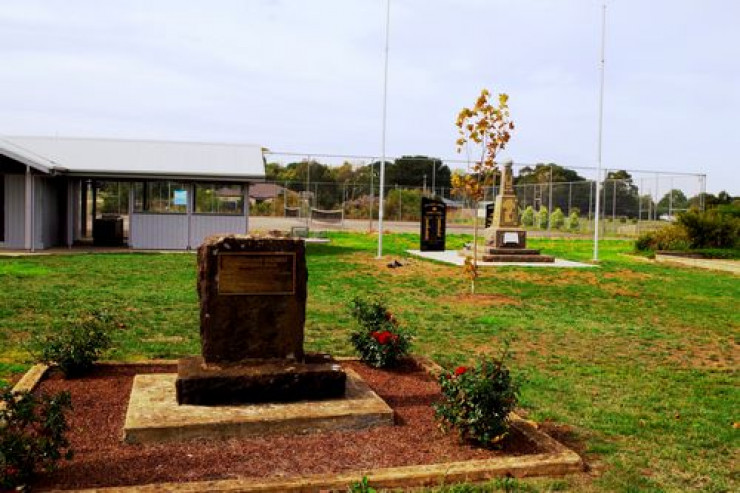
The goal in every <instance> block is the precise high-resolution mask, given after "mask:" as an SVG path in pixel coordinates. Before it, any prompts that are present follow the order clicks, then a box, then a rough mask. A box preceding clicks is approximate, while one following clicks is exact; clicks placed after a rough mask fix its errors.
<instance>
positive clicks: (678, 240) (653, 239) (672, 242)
mask: <svg viewBox="0 0 740 493" xmlns="http://www.w3.org/2000/svg"><path fill="white" fill-rule="evenodd" d="M689 246H690V241H689V236H688V234H687V233H686V230H685V229H684V228H682V227H681V226H679V225H677V224H671V225H668V226H663V227H662V228H660V229H656V230H655V231H649V232H647V233H643V234H641V235H640V236H639V237H638V238H637V241H636V242H635V248H636V249H637V250H638V251H641V252H645V251H650V250H652V251H656V250H686V249H688V248H689Z"/></svg>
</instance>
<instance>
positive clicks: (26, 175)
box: [0, 137, 265, 250]
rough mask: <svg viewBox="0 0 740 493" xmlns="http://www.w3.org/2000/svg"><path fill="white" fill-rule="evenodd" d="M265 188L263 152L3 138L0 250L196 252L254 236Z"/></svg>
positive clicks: (237, 147)
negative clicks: (256, 203)
mask: <svg viewBox="0 0 740 493" xmlns="http://www.w3.org/2000/svg"><path fill="white" fill-rule="evenodd" d="M264 178H265V168H264V158H263V155H262V147H260V146H253V145H231V144H210V143H192V142H161V141H145V140H111V139H85V138H50V137H7V138H0V248H11V249H26V250H34V249H44V248H50V247H54V246H72V245H74V244H79V243H83V244H84V243H93V244H100V245H127V246H129V247H131V248H137V249H189V248H195V247H197V246H198V245H199V244H200V243H201V242H202V240H203V238H205V237H206V236H208V235H211V234H217V233H244V232H246V231H247V227H248V221H249V204H250V200H249V199H248V197H249V196H250V195H249V193H250V192H249V190H250V185H252V184H255V183H258V182H261V181H264ZM252 186H253V185H252Z"/></svg>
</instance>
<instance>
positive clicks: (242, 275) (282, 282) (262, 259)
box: [218, 252, 296, 295]
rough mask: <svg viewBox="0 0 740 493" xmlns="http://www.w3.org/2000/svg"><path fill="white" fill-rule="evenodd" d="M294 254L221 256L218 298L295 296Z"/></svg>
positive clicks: (237, 254) (268, 253)
mask: <svg viewBox="0 0 740 493" xmlns="http://www.w3.org/2000/svg"><path fill="white" fill-rule="evenodd" d="M295 262H296V259H295V253H292V252H259V253H257V252H243V253H241V252H240V253H220V254H219V255H218V294H229V295H255V294H257V295H259V294H273V295H274V294H281V295H292V294H295Z"/></svg>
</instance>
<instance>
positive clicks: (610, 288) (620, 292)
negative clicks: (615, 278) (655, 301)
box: [601, 284, 642, 298]
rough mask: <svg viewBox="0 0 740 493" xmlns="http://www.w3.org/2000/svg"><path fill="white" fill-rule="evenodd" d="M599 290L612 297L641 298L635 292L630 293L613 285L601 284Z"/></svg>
mask: <svg viewBox="0 0 740 493" xmlns="http://www.w3.org/2000/svg"><path fill="white" fill-rule="evenodd" d="M601 289H603V290H604V291H606V292H607V293H609V294H611V295H614V296H625V297H628V298H639V297H640V296H642V294H640V293H638V292H637V291H631V290H629V289H625V288H623V287H621V286H618V285H614V284H602V285H601Z"/></svg>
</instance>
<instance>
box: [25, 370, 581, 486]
mask: <svg viewBox="0 0 740 493" xmlns="http://www.w3.org/2000/svg"><path fill="white" fill-rule="evenodd" d="M337 359H338V360H340V361H341V360H356V358H337ZM416 360H417V362H418V363H419V364H420V365H421V366H422V367H423V368H424V369H425V370H426V371H427V372H428V373H429V374H430V375H436V374H438V373H439V372H440V371H442V368H441V367H440V366H439V365H437V364H436V363H435V362H433V361H431V360H429V359H427V358H421V357H417V358H416ZM174 363H176V361H174V360H154V361H144V362H103V363H98V364H101V365H111V366H120V365H150V364H151V365H154V364H159V365H161V364H174ZM48 369H49V367H48V366H47V365H41V364H39V365H34V366H33V367H32V368H31V369H30V370H29V371H28V372H27V373H26V374H25V375H24V376H23V378H21V380H20V381H19V382H18V383H17V384H16V385H15V386H14V387H13V390H16V391H20V390H26V391H31V390H33V389H34V388H35V387H36V385H37V384H38V383H39V382H40V381H41V379H42V378H43V376H44V374H45V373H46V371H47V370H48ZM511 420H512V422H511V426H512V427H514V428H516V429H517V430H518V431H520V432H521V433H522V434H524V435H525V436H526V437H527V438H528V439H529V440H531V441H533V442H534V443H536V444H537V448H538V449H540V450H546V452H544V453H539V454H531V455H522V456H516V457H497V458H494V459H482V460H471V461H464V462H447V463H442V464H429V465H420V466H404V467H389V468H381V469H370V470H359V471H355V472H349V473H341V474H321V475H311V476H302V477H297V478H292V479H287V480H286V479H282V478H280V479H267V480H266V479H226V480H215V481H193V482H183V483H175V482H170V483H153V484H146V485H137V486H122V487H107V488H106V487H104V488H91V489H84V490H74V491H78V492H81V493H93V492H99V493H155V492H156V493H161V492H183V493H195V492H236V491H240V492H260V493H273V492H275V493H277V492H291V493H297V492H312V491H319V490H342V491H344V490H346V488H347V486H348V485H349V484H351V483H353V482H356V481H359V480H361V479H362V477H363V476H367V478H368V481H369V482H370V484H372V486H373V487H374V488H411V487H423V486H439V485H443V484H450V483H459V482H471V483H475V482H483V481H487V480H490V479H493V478H496V477H501V476H513V477H516V478H523V477H532V476H562V475H565V474H572V473H577V472H582V471H583V460H582V459H581V457H580V456H579V455H578V454H576V453H575V452H574V451H572V450H571V449H569V448H567V447H566V446H564V445H563V444H561V443H560V442H558V441H556V440H555V439H553V438H552V437H550V436H549V435H547V434H546V433H544V432H542V431H540V430H538V429H537V428H536V427H535V426H534V425H533V424H532V423H531V422H529V421H527V420H524V419H522V418H521V417H519V416H518V415H516V414H513V413H512V415H511ZM45 491H52V492H61V491H65V492H67V493H69V491H71V490H45Z"/></svg>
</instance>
